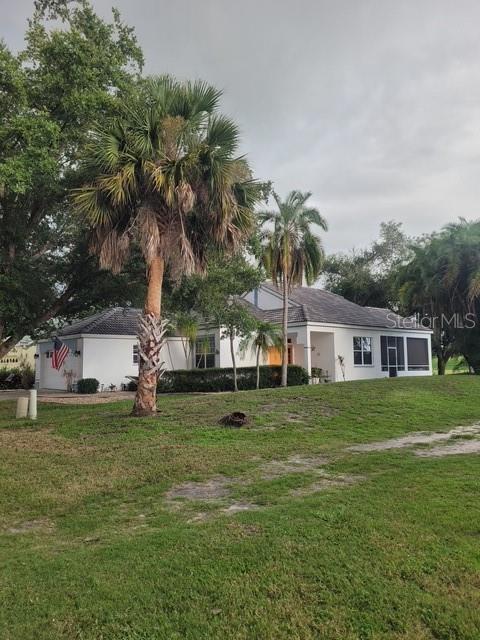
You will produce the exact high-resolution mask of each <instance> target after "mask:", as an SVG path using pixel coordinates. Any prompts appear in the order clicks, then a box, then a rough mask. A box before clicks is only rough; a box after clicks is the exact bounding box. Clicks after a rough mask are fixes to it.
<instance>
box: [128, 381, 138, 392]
mask: <svg viewBox="0 0 480 640" xmlns="http://www.w3.org/2000/svg"><path fill="white" fill-rule="evenodd" d="M137 386H138V383H137V381H136V380H129V381H128V382H127V391H136V390H137Z"/></svg>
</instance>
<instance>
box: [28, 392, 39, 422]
mask: <svg viewBox="0 0 480 640" xmlns="http://www.w3.org/2000/svg"><path fill="white" fill-rule="evenodd" d="M28 417H29V418H30V419H31V420H36V419H37V390H36V389H30V402H29V403H28Z"/></svg>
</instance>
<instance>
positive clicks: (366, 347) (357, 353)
mask: <svg viewBox="0 0 480 640" xmlns="http://www.w3.org/2000/svg"><path fill="white" fill-rule="evenodd" d="M353 364H356V365H362V366H366V365H372V364H373V358H372V339H371V338H361V337H355V338H353Z"/></svg>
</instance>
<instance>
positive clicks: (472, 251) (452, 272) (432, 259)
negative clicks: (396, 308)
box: [396, 219, 480, 373]
mask: <svg viewBox="0 0 480 640" xmlns="http://www.w3.org/2000/svg"><path fill="white" fill-rule="evenodd" d="M412 251H413V256H412V258H411V260H410V261H409V262H408V263H407V264H405V265H404V266H403V267H401V268H400V269H399V271H398V274H397V277H396V283H397V286H398V290H399V297H400V302H401V305H402V310H403V311H404V313H408V314H411V313H418V314H419V316H421V317H423V318H424V320H423V323H424V324H425V325H426V326H429V327H430V328H431V329H432V330H433V338H432V346H433V350H434V353H435V354H436V355H437V357H438V367H439V373H444V371H445V365H446V364H447V362H448V359H449V358H450V357H451V356H452V355H454V354H462V355H463V356H464V357H465V359H466V361H467V362H468V364H469V365H470V366H471V368H472V369H474V370H475V372H478V373H480V326H479V317H480V315H479V314H480V303H479V300H480V222H479V221H472V222H467V221H466V220H464V219H460V220H459V221H458V222H456V223H452V224H449V225H447V226H446V227H444V228H443V229H442V230H441V231H440V232H437V233H434V234H431V235H429V236H425V237H424V238H422V239H421V240H420V241H419V242H418V243H417V244H416V245H413V247H412Z"/></svg>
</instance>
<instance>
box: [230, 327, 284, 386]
mask: <svg viewBox="0 0 480 640" xmlns="http://www.w3.org/2000/svg"><path fill="white" fill-rule="evenodd" d="M281 345H282V336H281V333H280V328H279V327H278V326H277V325H275V324H272V323H271V322H266V321H264V320H258V321H257V323H256V326H255V329H254V331H253V332H252V333H251V334H250V335H249V336H246V337H245V338H244V339H243V340H242V342H241V344H240V351H241V352H242V353H245V352H246V350H247V349H248V347H249V346H251V349H252V353H253V354H254V355H255V359H256V367H257V387H256V388H257V389H260V355H262V356H263V358H264V359H265V358H266V357H267V355H268V350H269V349H270V347H280V346H281Z"/></svg>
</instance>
